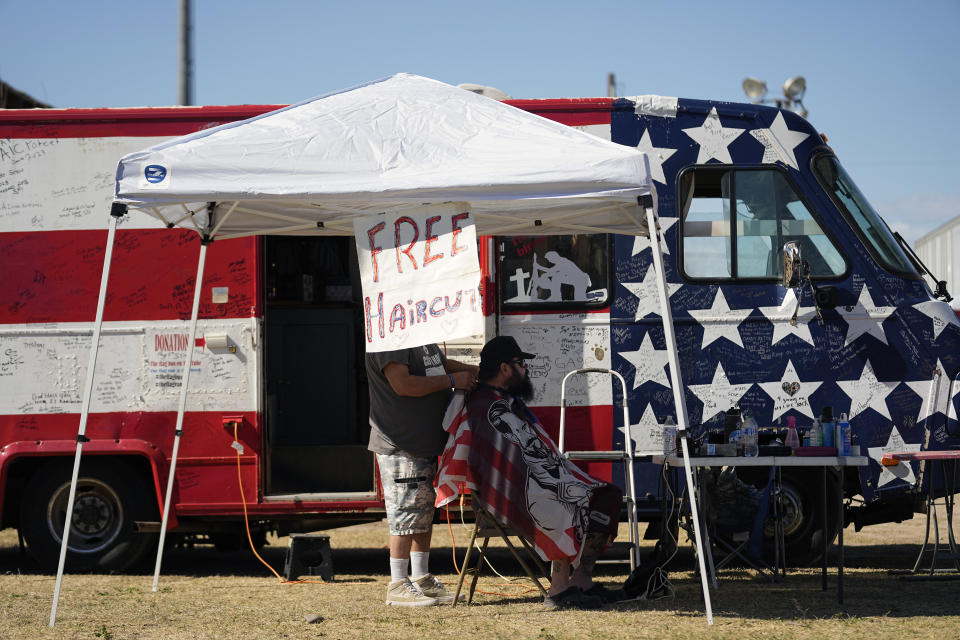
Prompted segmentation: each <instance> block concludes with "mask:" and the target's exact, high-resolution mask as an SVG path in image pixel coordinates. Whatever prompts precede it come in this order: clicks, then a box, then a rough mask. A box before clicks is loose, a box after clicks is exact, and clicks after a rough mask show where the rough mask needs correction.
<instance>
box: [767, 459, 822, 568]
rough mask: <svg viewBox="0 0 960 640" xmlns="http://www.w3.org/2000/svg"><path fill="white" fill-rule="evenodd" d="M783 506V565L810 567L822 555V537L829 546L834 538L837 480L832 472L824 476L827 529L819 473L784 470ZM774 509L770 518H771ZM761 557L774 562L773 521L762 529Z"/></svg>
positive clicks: (771, 509)
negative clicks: (763, 538) (834, 501)
mask: <svg viewBox="0 0 960 640" xmlns="http://www.w3.org/2000/svg"><path fill="white" fill-rule="evenodd" d="M782 477H783V482H782V490H783V493H782V504H783V515H782V519H783V527H784V546H785V554H784V555H785V558H786V563H787V564H788V565H789V566H797V567H803V566H809V565H812V564H814V563H816V562H818V561H819V560H820V558H821V557H822V555H823V536H824V535H826V536H827V542H828V543H832V542H833V540H834V538H836V537H837V532H838V531H839V530H840V529H839V523H840V518H839V514H838V513H837V509H836V505H835V504H834V503H833V502H832V501H833V496H834V491H835V490H836V486H837V484H836V483H837V479H836V477H835V475H834V474H833V473H830V472H828V473H827V499H828V500H830V501H831V502H830V504H828V508H827V521H826V526H825V525H824V520H823V482H822V477H823V476H822V475H821V472H820V471H819V470H817V471H811V470H807V469H783V476H782ZM773 513H774V512H773V506H772V505H771V507H770V516H771V517H772V516H773ZM764 533H765V544H764V555H765V558H766V560H767V561H768V562H770V563H772V562H773V559H774V548H773V521H772V520H768V521H767V526H766V528H765V530H764Z"/></svg>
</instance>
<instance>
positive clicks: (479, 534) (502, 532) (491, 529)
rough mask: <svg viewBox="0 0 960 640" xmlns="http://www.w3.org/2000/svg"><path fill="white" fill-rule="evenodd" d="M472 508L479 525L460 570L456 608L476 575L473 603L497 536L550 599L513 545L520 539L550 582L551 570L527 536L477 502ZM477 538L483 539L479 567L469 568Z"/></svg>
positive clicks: (472, 589) (471, 591) (471, 598)
mask: <svg viewBox="0 0 960 640" xmlns="http://www.w3.org/2000/svg"><path fill="white" fill-rule="evenodd" d="M472 508H473V514H474V518H475V519H476V522H475V524H474V526H473V533H472V534H471V536H470V544H469V545H468V546H467V551H466V553H465V554H464V556H463V565H462V566H463V569H462V570H461V571H460V581H459V582H457V592H456V593H455V594H454V596H453V606H457V602H458V601H459V600H460V591H461V590H462V589H463V580H464V578H466V576H467V574H468V573H470V574H471V575H472V578H471V580H470V591H469V593H468V595H467V604H471V603H472V602H473V593H474V591H475V590H476V588H477V580H479V578H480V569H481V567H482V566H483V561H484V560H485V559H486V555H487V543H489V542H490V538H491V537H493V536H500V538H502V539H503V541H504V542H505V543H506V545H507V548H508V549H510V553H512V554H513V557H514V558H516V560H517V562H519V563H520V566H521V567H523V570H524V572H526V574H527V577H528V578H530V580H531V582H533V584H535V585H536V586H537V589H538V590H539V591H540V595H542V596H543V597H546V596H547V591H546V589H544V588H543V585H542V584H540V580H539V578H538V577H537V576H536V575H534V572H533V570H531V568H530V565H528V564H527V563H526V562H525V561H524V559H523V557H522V556H521V555H520V553H519V552H518V551H517V548H516V547H515V546H514V545H513V543H512V542H510V537H511V536H513V537H516V538H518V539H519V540H520V543H521V544H522V545H523V548H524V549H526V550H527V554H528V555H529V556H530V557H531V558H532V559H533V561H534V563H535V565H536V567H537V569H539V570H540V575H541V576H542V577H544V578H546V579H547V581H549V580H550V573H549V571H548V570H547V567H546V566H545V565H544V564H543V561H542V560H540V557H539V556H538V555H537V552H536V551H534V549H533V548H532V547H531V546H530V543H529V542H527V541H526V540H525V539H524V538H523V536H521V535H520V534H518V533H517V532H516V531H513V530H512V529H509V528H507V527H504V526H503V525H501V524H500V523H499V522H497V521H496V520H495V519H494V518H493V516H491V515H490V514H489V513H487V511H486V510H485V509H484V508H483V507H482V506H480V504H478V503H477V501H476V500H473V502H472ZM477 538H483V543H482V544H481V545H480V553H479V556H478V558H477V564H476V566H475V567H473V568H472V569H471V568H469V565H470V555H471V553H472V551H473V546H474V544H475V543H476V540H477Z"/></svg>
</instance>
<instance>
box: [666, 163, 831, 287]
mask: <svg viewBox="0 0 960 640" xmlns="http://www.w3.org/2000/svg"><path fill="white" fill-rule="evenodd" d="M681 198H682V200H681V201H682V202H683V203H684V211H683V226H682V231H681V232H682V234H683V271H684V273H685V274H686V275H687V276H689V277H691V278H707V279H711V280H716V279H739V280H772V279H779V278H780V277H781V275H782V274H781V272H782V271H783V266H782V264H781V260H780V253H781V251H782V249H783V245H784V243H786V242H790V241H795V242H798V243H799V244H800V251H801V255H802V256H803V258H804V260H806V261H807V262H808V263H809V264H810V272H811V275H812V276H813V277H821V278H835V277H839V276H841V275H843V273H844V272H845V271H846V262H845V261H844V258H843V256H842V255H841V253H840V252H839V251H838V249H837V248H836V246H835V245H834V244H833V242H832V241H831V240H830V238H829V237H828V236H827V235H826V234H825V233H824V231H823V229H822V228H821V227H820V225H819V224H818V223H817V221H816V220H815V219H814V216H813V214H812V213H811V212H810V210H809V209H808V208H807V206H806V205H805V204H804V203H803V201H802V200H801V198H800V196H799V195H798V194H797V192H796V191H795V190H794V188H793V187H792V186H791V185H790V183H789V182H788V181H787V179H786V177H785V176H784V175H783V174H782V173H781V172H780V171H778V170H776V169H743V170H738V171H733V170H730V169H728V168H716V169H715V168H712V167H710V168H697V169H694V170H692V171H688V172H687V173H685V174H684V175H683V177H682V178H681ZM731 211H733V212H734V213H735V216H734V220H735V226H734V229H735V233H734V235H733V236H731V235H730V227H731V225H730V223H731V221H730V218H731V216H730V212H731ZM722 258H723V259H725V260H726V262H724V260H723V259H722Z"/></svg>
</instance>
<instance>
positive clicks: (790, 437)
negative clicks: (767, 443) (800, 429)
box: [784, 416, 800, 450]
mask: <svg viewBox="0 0 960 640" xmlns="http://www.w3.org/2000/svg"><path fill="white" fill-rule="evenodd" d="M784 444H785V445H786V446H788V447H790V449H791V450H792V449H797V448H799V447H800V436H799V435H797V419H796V418H794V417H793V416H787V437H786V438H785V441H784Z"/></svg>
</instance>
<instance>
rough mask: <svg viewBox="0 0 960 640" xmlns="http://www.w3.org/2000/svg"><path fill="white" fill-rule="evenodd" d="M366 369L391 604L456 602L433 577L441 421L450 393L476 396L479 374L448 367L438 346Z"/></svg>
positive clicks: (387, 356)
mask: <svg viewBox="0 0 960 640" xmlns="http://www.w3.org/2000/svg"><path fill="white" fill-rule="evenodd" d="M366 368H367V380H368V382H369V386H370V443H369V445H368V447H367V448H368V449H369V450H370V451H373V452H374V453H376V454H377V464H378V466H379V468H380V482H381V484H382V485H383V497H384V503H385V505H386V511H387V523H388V524H389V526H390V584H389V586H387V600H386V603H387V604H388V605H397V606H406V607H422V606H428V605H433V604H437V602H451V601H452V600H453V594H451V593H450V592H449V591H447V590H446V588H445V587H444V586H443V583H441V582H440V581H439V580H438V579H437V578H436V577H434V576H433V575H432V574H431V573H430V570H429V557H430V538H431V536H432V534H433V512H434V507H433V504H434V500H435V498H436V492H435V491H434V488H433V477H434V475H436V472H437V457H438V456H439V455H440V454H441V453H443V448H444V445H445V444H446V441H447V433H446V432H445V431H444V430H443V426H442V421H443V413H444V411H445V410H446V406H447V403H448V402H449V400H450V395H451V392H452V390H453V389H466V390H469V389H473V387H474V386H475V385H476V380H477V372H478V368H477V367H475V366H473V365H468V364H464V363H461V362H457V361H456V360H448V359H447V358H446V357H445V356H444V355H443V352H442V351H440V348H439V347H438V346H437V345H436V344H429V345H423V346H419V347H411V348H409V349H400V350H398V351H383V352H378V353H368V354H367V357H366ZM408 565H409V570H410V573H411V575H410V577H408V576H407V572H408Z"/></svg>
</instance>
